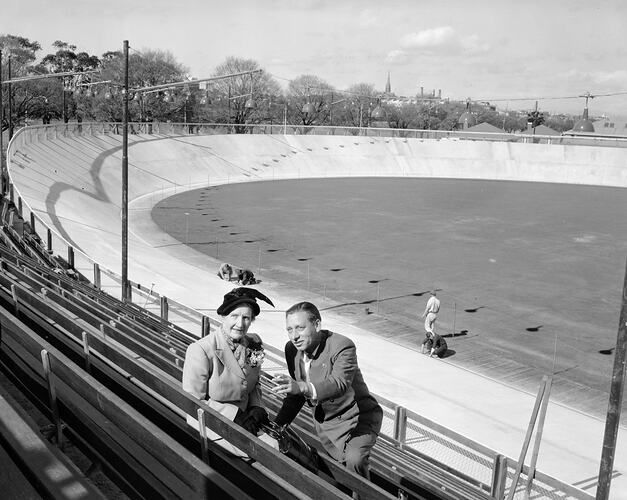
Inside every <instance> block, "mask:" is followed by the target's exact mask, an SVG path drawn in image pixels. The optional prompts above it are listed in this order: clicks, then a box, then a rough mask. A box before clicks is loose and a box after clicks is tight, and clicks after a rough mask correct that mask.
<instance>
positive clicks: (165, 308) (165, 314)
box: [161, 297, 168, 321]
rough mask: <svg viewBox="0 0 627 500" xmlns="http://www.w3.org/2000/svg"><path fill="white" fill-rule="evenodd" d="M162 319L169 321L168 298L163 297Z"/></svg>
mask: <svg viewBox="0 0 627 500" xmlns="http://www.w3.org/2000/svg"><path fill="white" fill-rule="evenodd" d="M161 319H163V320H165V321H167V320H168V298H167V297H161Z"/></svg>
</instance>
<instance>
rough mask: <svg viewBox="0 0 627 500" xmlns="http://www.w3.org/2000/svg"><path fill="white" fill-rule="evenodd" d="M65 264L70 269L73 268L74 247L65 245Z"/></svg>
mask: <svg viewBox="0 0 627 500" xmlns="http://www.w3.org/2000/svg"><path fill="white" fill-rule="evenodd" d="M67 265H68V267H69V268H70V269H74V249H73V248H72V247H67Z"/></svg>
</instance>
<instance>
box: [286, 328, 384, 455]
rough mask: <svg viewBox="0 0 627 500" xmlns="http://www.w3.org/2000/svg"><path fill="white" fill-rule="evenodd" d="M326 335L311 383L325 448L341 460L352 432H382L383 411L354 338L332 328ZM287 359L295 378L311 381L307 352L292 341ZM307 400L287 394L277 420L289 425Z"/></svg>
mask: <svg viewBox="0 0 627 500" xmlns="http://www.w3.org/2000/svg"><path fill="white" fill-rule="evenodd" d="M322 334H323V339H322V342H321V343H320V345H319V346H318V348H317V349H316V351H315V353H314V357H313V359H312V360H311V365H310V367H309V382H310V383H311V384H313V386H314V387H315V389H316V396H317V399H316V401H315V406H314V424H315V427H316V431H317V433H318V437H319V438H320V441H321V443H322V445H323V446H324V448H325V449H326V450H327V452H328V453H329V454H330V455H331V456H332V457H334V458H335V459H336V460H340V459H341V456H342V453H343V451H344V445H345V444H346V442H347V441H348V440H349V439H350V438H351V436H352V435H355V434H357V433H359V434H363V433H374V434H378V433H379V430H380V429H381V421H382V415H383V411H382V410H381V407H380V406H379V403H377V400H376V399H375V398H374V397H373V396H372V395H371V394H370V391H368V386H367V385H366V383H365V382H364V379H363V377H362V375H361V371H360V369H359V366H358V364H357V352H356V349H355V344H354V343H353V341H352V340H350V339H349V338H348V337H345V336H344V335H340V334H338V333H333V332H330V331H328V330H322ZM285 360H286V361H287V367H288V370H289V373H290V375H291V376H292V378H294V379H295V380H305V381H306V380H307V377H306V373H305V367H304V361H303V353H302V352H300V351H298V350H297V349H296V347H294V344H292V343H291V342H288V343H287V344H286V345H285ZM305 401H306V399H305V397H304V396H303V395H302V394H299V395H288V396H286V398H285V399H284V400H283V405H282V407H281V409H280V410H279V413H278V414H277V417H276V419H275V421H276V422H277V423H278V424H279V425H284V424H289V423H290V422H292V420H294V418H295V417H296V415H297V414H298V412H299V411H300V409H301V408H302V407H303V405H304V404H305ZM310 404H311V402H310Z"/></svg>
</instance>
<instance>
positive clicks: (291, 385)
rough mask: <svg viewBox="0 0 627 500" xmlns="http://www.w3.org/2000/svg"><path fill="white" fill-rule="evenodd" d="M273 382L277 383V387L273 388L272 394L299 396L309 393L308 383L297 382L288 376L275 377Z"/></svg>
mask: <svg viewBox="0 0 627 500" xmlns="http://www.w3.org/2000/svg"><path fill="white" fill-rule="evenodd" d="M272 381H273V382H275V383H276V386H274V387H273V388H272V392H274V393H275V394H286V395H287V394H291V395H297V394H306V393H307V383H306V382H296V380H294V379H293V378H292V377H290V376H288V375H283V374H279V375H275V376H274V378H273V379H272Z"/></svg>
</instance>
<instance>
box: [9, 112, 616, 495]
mask: <svg viewBox="0 0 627 500" xmlns="http://www.w3.org/2000/svg"><path fill="white" fill-rule="evenodd" d="M145 125H146V124H137V129H136V130H142V129H141V127H144V126H145ZM200 125H202V126H203V127H205V128H206V131H207V133H225V131H228V130H229V127H228V126H224V125H213V126H208V125H206V124H200ZM100 126H101V128H98V127H100ZM152 126H153V129H152V131H153V133H167V134H173V133H174V134H176V133H185V131H189V130H190V129H189V128H186V127H188V126H189V125H187V126H186V125H181V124H152ZM159 127H162V128H159ZM255 127H256V128H255ZM265 127H266V126H258V125H257V126H251V129H253V131H254V130H257V131H259V130H267V129H266V128H265ZM274 127H275V128H276V126H274ZM326 129H328V127H326ZM199 130H200V129H199ZM384 130H386V133H389V132H390V131H389V129H384ZM24 132H25V133H26V131H24ZM28 132H29V133H30V132H31V131H28ZM318 132H320V133H321V131H320V130H319V131H318ZM332 132H333V133H335V132H337V133H346V130H345V128H337V127H335V128H333V130H332ZM370 132H373V130H372V129H368V130H367V133H370ZM409 132H412V131H409ZM409 132H408V131H401V132H399V133H409ZM424 132H427V133H429V134H431V133H433V132H435V131H413V133H414V134H418V133H421V134H422V133H424ZM45 133H46V134H48V133H51V132H50V131H49V130H46V132H45ZM63 133H66V134H72V133H80V134H83V133H95V134H102V133H119V129H118V128H117V127H116V126H115V124H108V125H107V124H94V125H89V124H82V125H81V128H80V129H78V128H76V129H72V126H65V130H64V132H63ZM260 133H264V132H260ZM36 137H37V135H35V137H34V138H33V137H32V136H31V139H34V140H37V139H36ZM46 137H48V136H46ZM414 137H424V136H418V135H414ZM449 137H450V136H449ZM48 138H49V137H48ZM552 139H554V138H552ZM609 141H610V142H611V141H614V142H615V143H616V144H618V143H619V141H620V139H611V140H609ZM19 205H20V203H19V200H18V206H19ZM31 218H32V219H33V221H34V218H33V216H32V214H31ZM32 225H33V226H34V222H33V224H32ZM51 247H52V244H51V236H50V232H49V230H48V250H50V249H51ZM70 249H71V247H68V256H69V255H71V254H73V251H72V250H70ZM68 260H69V259H68ZM92 265H93V270H94V282H95V283H96V282H100V280H101V273H104V274H106V275H107V276H108V277H109V278H111V279H113V280H117V281H118V282H119V276H117V275H116V274H115V273H113V272H110V271H108V270H105V269H100V267H99V266H98V265H97V263H93V262H92ZM132 285H133V290H134V291H135V292H136V293H137V294H138V295H139V296H140V300H146V301H148V300H151V299H154V298H158V299H159V303H160V307H161V318H160V319H161V320H162V321H167V319H168V314H169V313H170V312H171V309H172V308H173V307H174V308H176V310H177V313H182V314H184V315H186V316H187V317H188V319H189V318H191V319H192V320H193V321H194V322H196V321H197V322H198V325H199V326H200V328H201V332H200V333H201V334H203V333H206V331H207V327H208V326H209V325H211V324H213V325H214V326H216V324H217V322H216V321H215V320H212V319H209V318H206V317H204V316H203V315H202V314H200V313H198V312H197V311H194V310H192V309H191V308H188V307H186V306H185V305H184V304H181V303H178V302H176V301H174V300H172V299H169V298H166V297H160V296H159V295H158V294H157V293H156V292H155V291H153V290H152V288H151V289H150V290H148V289H147V288H146V287H144V286H142V285H141V284H136V283H133V284H132ZM178 362H179V364H180V355H179V359H178ZM175 366H176V363H175ZM379 399H381V398H379ZM384 404H385V406H386V415H387V417H388V418H389V420H390V421H391V422H392V425H393V428H392V430H391V432H390V433H389V434H388V435H387V436H386V438H390V439H391V440H392V442H393V443H394V444H395V445H396V446H397V447H399V448H401V449H406V450H407V451H408V453H410V454H411V453H416V454H417V455H419V456H423V457H427V459H428V460H429V461H431V462H432V463H436V464H437V465H438V467H440V468H442V469H444V470H448V471H453V472H454V473H455V474H457V475H458V476H460V477H466V478H468V479H469V480H470V482H471V483H473V482H474V483H475V484H477V485H479V488H481V489H484V490H485V489H487V490H489V491H490V492H491V494H492V495H498V494H499V493H498V492H499V491H501V490H504V489H505V490H506V488H507V487H506V486H505V487H504V486H503V485H504V484H505V481H504V480H503V478H504V476H507V478H510V479H511V476H512V470H513V469H514V468H515V465H516V463H515V460H514V459H511V458H504V457H502V456H500V455H499V454H498V453H496V452H495V451H493V450H489V449H487V448H485V447H483V446H481V445H479V444H478V443H474V442H472V441H470V440H467V439H466V438H464V437H463V436H460V435H456V433H454V432H452V431H450V430H448V429H444V428H440V427H439V426H438V425H437V424H436V423H435V422H431V421H427V420H426V419H423V418H421V417H420V416H419V415H416V414H412V413H410V412H407V411H406V410H405V409H404V408H401V407H398V406H397V405H394V404H393V403H391V402H387V401H386V402H385V403H384ZM416 435H418V436H422V437H420V438H418V437H416ZM425 436H426V437H427V439H424V437H425ZM423 441H432V442H434V443H437V442H439V441H441V442H447V443H448V444H447V446H445V447H448V448H451V447H452V448H456V449H457V451H458V452H459V454H460V455H462V457H463V458H462V461H465V462H468V463H471V464H472V465H471V468H477V463H479V464H480V467H479V469H481V470H480V471H479V472H478V471H477V470H474V471H471V472H470V473H468V471H467V470H466V469H467V468H468V465H462V466H460V458H459V457H456V458H455V460H454V462H455V463H454V464H452V465H451V464H447V463H446V462H445V460H442V461H439V460H438V459H437V458H434V457H433V455H434V454H435V455H437V452H435V453H434V452H433V450H430V451H424V450H422V451H421V450H416V448H417V446H416V443H419V442H423ZM505 464H506V466H505ZM504 470H505V471H506V472H503V471H504ZM535 477H536V482H534V487H535V485H536V484H537V483H539V482H544V483H545V484H544V490H545V494H546V495H547V498H552V497H553V496H552V495H553V494H557V493H555V492H565V493H566V494H567V495H568V496H567V497H566V498H570V497H572V498H591V496H589V495H588V494H586V493H585V492H582V491H581V490H578V489H577V488H573V487H570V486H569V485H566V484H564V483H561V482H560V481H558V480H556V479H554V478H551V477H549V476H546V475H542V474H541V473H539V472H536V476H535ZM494 497H495V498H498V496H494ZM562 497H563V496H562Z"/></svg>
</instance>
